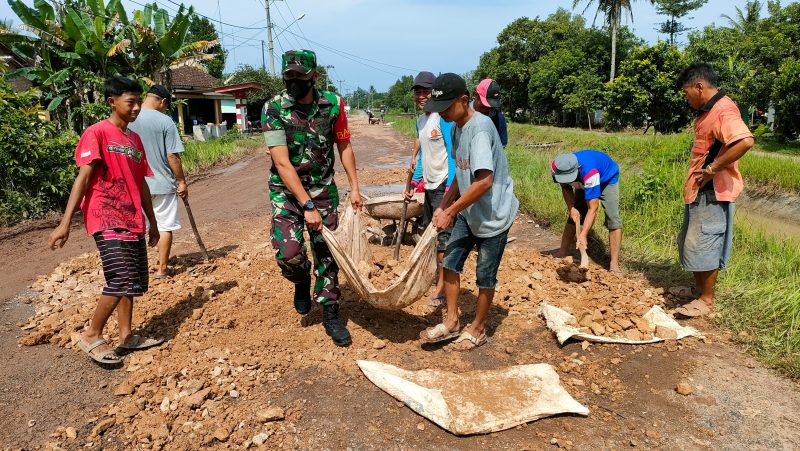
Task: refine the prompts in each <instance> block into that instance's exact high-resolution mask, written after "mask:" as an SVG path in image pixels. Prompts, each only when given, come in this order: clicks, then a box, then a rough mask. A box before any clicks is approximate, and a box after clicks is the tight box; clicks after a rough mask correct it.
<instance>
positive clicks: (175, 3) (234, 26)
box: [134, 0, 264, 31]
mask: <svg viewBox="0 0 800 451" xmlns="http://www.w3.org/2000/svg"><path fill="white" fill-rule="evenodd" d="M167 1H168V2H170V3H172V4H173V5H175V6H179V7H180V6H182V7H184V8H185V7H186V6H185V5H183V4H181V3H177V2H175V1H174V0H167ZM134 3H135V2H134ZM154 3H156V4H158V2H154ZM194 13H195V14H197V15H198V16H200V17H205V18H206V19H208V20H211V21H212V22H213V21H214V19H212V18H210V17H208V16H206V15H205V14H201V13H199V12H197V11H194ZM219 23H221V24H222V25H226V26H229V27H233V28H238V29H240V30H261V31H263V30H264V28H263V27H261V28H255V27H243V26H241V25H234V24H230V23H227V22H223V21H219Z"/></svg>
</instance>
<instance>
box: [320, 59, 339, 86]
mask: <svg viewBox="0 0 800 451" xmlns="http://www.w3.org/2000/svg"><path fill="white" fill-rule="evenodd" d="M322 68H323V69H325V90H326V91H330V88H331V71H330V70H331V69H335V68H336V66H334V65H332V64H328V65H327V66H322Z"/></svg>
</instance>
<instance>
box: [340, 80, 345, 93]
mask: <svg viewBox="0 0 800 451" xmlns="http://www.w3.org/2000/svg"><path fill="white" fill-rule="evenodd" d="M343 81H344V80H339V94H341V93H342V82H343Z"/></svg>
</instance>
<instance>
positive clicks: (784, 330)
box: [405, 124, 800, 378]
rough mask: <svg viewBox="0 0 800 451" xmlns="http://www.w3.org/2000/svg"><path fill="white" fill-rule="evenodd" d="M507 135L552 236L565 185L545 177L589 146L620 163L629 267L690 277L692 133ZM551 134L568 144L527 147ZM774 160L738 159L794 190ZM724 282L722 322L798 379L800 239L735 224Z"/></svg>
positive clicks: (532, 205)
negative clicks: (683, 254) (685, 265)
mask: <svg viewBox="0 0 800 451" xmlns="http://www.w3.org/2000/svg"><path fill="white" fill-rule="evenodd" d="M405 128H407V127H405ZM509 138H510V140H511V142H510V145H509V146H508V148H507V153H508V159H509V166H510V168H511V172H512V176H513V178H514V186H515V191H516V194H517V196H518V197H519V200H520V203H521V204H522V206H523V207H524V208H525V210H527V211H528V212H530V213H531V214H533V215H534V216H535V217H537V218H539V219H543V220H546V221H548V222H550V223H551V224H552V228H553V230H554V231H555V232H556V233H559V231H560V230H561V229H562V228H563V226H564V222H565V220H566V214H565V207H564V205H563V203H564V202H563V199H562V198H561V192H560V190H559V189H558V187H557V186H556V185H555V184H554V183H553V182H552V179H551V177H550V174H549V167H550V161H551V159H552V158H553V157H554V156H555V155H556V154H557V153H560V152H564V151H572V150H578V149H586V148H593V149H598V150H602V151H604V152H607V153H608V154H610V155H611V156H612V157H613V158H614V159H615V160H616V161H617V162H619V164H620V166H621V169H622V179H621V184H620V188H621V205H620V208H621V210H622V215H623V224H624V231H625V237H624V239H623V253H622V258H621V259H622V263H623V265H624V266H626V267H627V268H628V269H632V270H635V271H640V272H641V273H643V274H644V275H645V277H647V278H648V279H649V280H650V281H651V282H652V283H654V284H655V285H657V286H671V285H673V284H681V285H686V284H691V283H692V279H691V275H690V274H689V273H686V272H684V271H683V270H682V269H681V268H680V266H679V265H678V262H677V248H676V244H675V236H676V235H677V232H678V229H679V228H680V225H681V218H682V214H683V199H682V192H683V190H682V186H683V181H684V178H685V176H686V169H687V165H688V158H689V147H690V145H691V142H692V137H691V135H690V134H679V135H667V136H661V135H659V136H652V135H648V136H642V135H637V134H628V133H614V134H610V133H604V132H587V131H581V130H576V129H562V128H555V127H538V126H531V125H520V124H510V126H509ZM552 141H562V144H561V146H560V147H558V148H552V149H548V150H542V149H530V148H527V147H525V146H524V145H525V144H527V143H537V142H552ZM773 160H774V159H773V158H766V157H758V156H756V155H748V156H746V157H745V160H744V161H743V162H742V171H743V173H744V176H745V180H746V182H747V183H748V184H751V185H752V184H760V185H763V186H770V187H772V188H774V189H785V190H788V191H793V192H797V191H798V187H800V180H798V176H797V174H798V172H794V174H791V173H790V172H791V171H784V170H783V169H781V168H780V167H778V166H779V165H778V164H777V163H781V164H783V165H786V164H789V166H790V167H793V166H791V164H792V162H787V161H786V160H779V161H778V162H776V161H773ZM754 180H757V181H758V182H755V181H754ZM596 230H598V231H600V230H602V228H601V227H598V228H596ZM599 235H602V237H601V238H597V239H600V240H605V239H606V234H605V233H604V232H601V233H600V234H599ZM596 236H597V235H596ZM718 288H719V292H718V306H719V312H720V313H721V314H720V316H719V317H718V318H719V321H720V323H721V324H722V325H724V326H726V327H728V328H729V329H730V330H731V331H732V332H733V333H734V336H738V334H739V332H741V331H745V332H746V333H747V338H741V343H742V345H743V346H744V347H745V348H747V349H749V350H751V351H753V352H754V353H755V354H756V355H757V356H758V357H759V358H760V359H761V360H762V361H764V362H765V363H767V364H769V365H774V366H776V367H779V368H781V369H783V370H785V371H786V372H787V373H788V374H790V375H792V376H793V377H796V378H798V377H800V245H798V244H797V243H796V242H792V241H789V240H785V239H779V238H775V237H772V236H769V235H765V234H764V233H763V232H762V231H760V230H757V229H755V228H752V227H750V226H749V225H748V224H746V223H744V222H740V221H737V222H736V231H735V235H734V249H733V256H732V258H731V261H730V265H729V266H728V268H727V269H726V270H725V271H723V272H722V273H721V274H720V279H719V285H718Z"/></svg>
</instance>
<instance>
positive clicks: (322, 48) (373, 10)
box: [0, 0, 786, 92]
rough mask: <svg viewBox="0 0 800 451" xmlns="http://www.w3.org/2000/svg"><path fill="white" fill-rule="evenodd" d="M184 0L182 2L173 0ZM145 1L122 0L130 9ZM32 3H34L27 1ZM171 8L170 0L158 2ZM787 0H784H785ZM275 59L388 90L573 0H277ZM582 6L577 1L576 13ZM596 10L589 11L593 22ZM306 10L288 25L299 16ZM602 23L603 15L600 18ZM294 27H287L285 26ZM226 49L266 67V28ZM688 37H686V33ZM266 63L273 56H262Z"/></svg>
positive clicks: (233, 13)
mask: <svg viewBox="0 0 800 451" xmlns="http://www.w3.org/2000/svg"><path fill="white" fill-rule="evenodd" d="M174 1H175V2H176V3H180V0H174ZM264 1H265V0H193V1H191V2H189V3H186V4H187V5H188V4H191V5H194V7H195V10H196V11H197V12H198V13H201V14H204V15H206V16H209V17H211V18H213V19H215V21H216V20H219V19H220V18H221V20H222V22H225V23H228V24H232V25H238V26H241V27H251V28H260V27H265V26H266V12H265V8H264V3H263V2H264ZM144 2H145V0H123V3H124V4H125V5H126V7H127V8H128V9H135V8H140V7H139V6H138V5H137V3H138V4H142V3H144ZM27 3H29V4H32V3H33V1H32V0H30V1H27ZM157 3H158V4H159V5H162V6H164V7H166V8H167V9H170V10H175V9H176V8H177V6H176V5H175V4H174V3H172V2H171V1H170V0H157ZM744 3H745V0H732V1H731V0H709V2H708V3H707V4H706V5H705V6H704V7H702V8H701V9H699V10H697V11H695V12H694V13H693V14H692V15H693V16H694V18H693V19H691V20H687V21H686V22H687V23H688V25H689V26H692V27H698V28H702V27H704V26H706V25H709V24H711V23H717V24H720V25H722V24H725V23H726V21H725V20H724V19H721V18H720V15H722V14H728V15H731V16H733V15H734V14H735V6H739V7H740V8H741V7H743V6H744ZM784 3H786V2H784ZM271 5H272V6H271V11H272V19H273V22H274V24H275V27H276V28H275V33H274V34H275V35H277V38H276V39H274V41H275V58H276V65H277V66H278V70H280V53H281V51H282V49H289V48H298V47H305V48H311V49H312V50H315V51H317V55H318V59H319V62H320V64H325V65H333V66H334V68H333V69H331V75H332V78H333V79H334V80H337V81H338V80H343V81H342V88H343V90H344V91H345V92H346V91H348V90H351V91H352V90H353V89H355V88H356V87H358V86H360V87H364V88H368V87H369V86H370V85H374V86H375V88H376V89H377V90H379V91H385V90H386V89H388V88H389V86H391V84H392V83H394V82H395V81H396V80H397V79H398V78H399V77H400V76H401V75H407V74H408V75H414V74H415V73H416V72H417V71H420V70H429V71H432V72H434V73H438V72H457V73H464V72H467V71H469V70H472V69H474V68H475V66H476V65H477V64H478V59H479V57H480V56H481V54H482V53H483V52H485V51H487V50H489V49H490V48H492V47H494V46H495V45H496V37H497V34H498V33H499V32H500V31H501V30H502V29H503V28H504V27H505V26H506V25H508V24H509V23H510V22H511V21H513V20H514V19H516V18H519V17H522V16H527V17H530V18H534V17H537V16H539V17H542V18H544V17H547V16H548V15H550V14H552V13H553V12H554V11H556V9H558V8H559V7H563V8H566V9H568V10H571V9H572V0H550V1H547V0H481V1H479V0H273V1H272V3H271ZM582 11H583V6H579V7H578V8H577V9H576V12H578V13H580V12H582ZM594 11H595V10H594V8H590V9H589V10H588V11H587V12H586V16H587V19H588V21H589V22H591V21H592V19H593V18H594ZM301 14H305V17H303V19H301V20H300V21H297V22H294V23H293V24H291V23H292V22H293V20H294V18H295V17H297V16H299V15H301ZM633 15H634V22H633V23H632V24H630V23H629V24H628V25H631V26H632V28H633V29H634V30H635V32H636V34H637V35H638V36H640V37H642V38H644V39H645V40H646V41H648V42H651V43H652V42H656V41H657V40H658V38H659V34H658V33H657V32H656V31H655V30H654V28H655V27H656V25H655V24H656V23H657V22H661V21H663V20H664V18H663V17H662V16H659V15H658V14H656V12H655V9H654V8H653V7H652V6H651V5H650V2H649V1H646V0H635V1H634V2H633ZM0 17H2V18H12V19H13V20H14V23H15V24H17V25H18V24H19V23H20V22H19V19H17V18H16V16H15V14H14V12H13V11H11V8H10V7H9V6H8V3H7V2H6V1H4V0H0ZM597 20H598V24H599V23H600V22H601V21H602V17H598V19H597ZM289 24H291V26H290V27H289V28H288V29H286V31H283V30H284V29H285V28H286V26H287V25H289ZM222 32H223V33H222V40H223V45H224V46H225V48H227V49H228V50H229V55H228V61H227V67H226V70H227V71H232V70H234V69H235V68H236V67H237V66H238V65H241V64H251V65H253V66H260V65H261V40H262V39H263V40H264V41H266V39H267V38H266V36H267V33H266V29H265V28H264V29H263V30H262V29H255V30H252V29H250V30H247V29H241V28H233V27H229V26H226V25H223V26H222ZM684 39H685V35H684ZM265 59H266V65H267V67H269V56H268V55H267V56H266V57H265Z"/></svg>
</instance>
